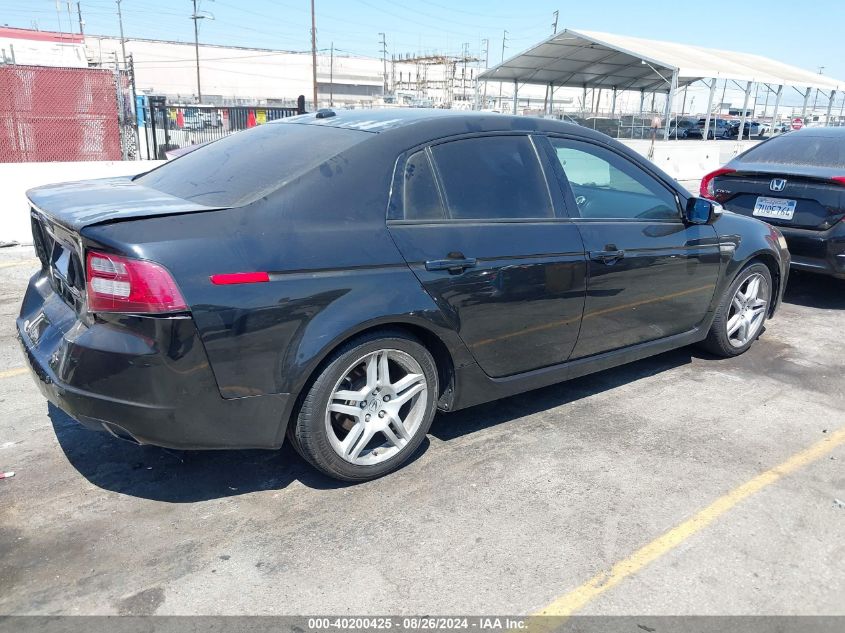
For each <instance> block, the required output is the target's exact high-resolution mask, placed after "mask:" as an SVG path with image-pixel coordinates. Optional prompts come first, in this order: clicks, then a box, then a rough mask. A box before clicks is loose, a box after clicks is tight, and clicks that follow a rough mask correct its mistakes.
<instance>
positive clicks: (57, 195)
mask: <svg viewBox="0 0 845 633" xmlns="http://www.w3.org/2000/svg"><path fill="white" fill-rule="evenodd" d="M26 195H27V197H28V198H29V200H30V201H31V202H32V205H33V206H34V207H35V208H36V209H37V210H38V211H39V212H41V214H43V215H44V216H46V217H49V218H50V219H51V220H53V221H54V222H56V223H58V224H60V225H62V226H64V227H65V228H68V229H71V230H73V231H80V230H81V229H83V228H85V227H86V226H91V225H93V224H102V223H105V222H118V221H120V220H132V219H140V218H146V217H153V216H159V215H174V214H179V213H196V212H200V211H211V210H214V209H218V208H220V207H209V206H206V205H203V204H199V203H197V202H191V201H189V200H184V199H182V198H177V197H176V196H172V195H170V194H167V193H164V192H161V191H157V190H156V189H151V188H149V187H144V186H142V185H139V184H138V183H136V182H134V181H133V180H132V177H131V176H124V177H120V178H101V179H97V180H83V181H80V182H66V183H59V184H55V185H45V186H43V187H36V188H35V189H30V190H29V191H27V192H26Z"/></svg>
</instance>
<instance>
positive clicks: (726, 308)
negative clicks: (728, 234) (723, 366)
mask: <svg viewBox="0 0 845 633" xmlns="http://www.w3.org/2000/svg"><path fill="white" fill-rule="evenodd" d="M771 298H772V274H771V272H770V271H769V267H768V266H766V265H765V264H761V263H755V264H751V265H750V266H746V267H745V268H743V269H742V271H740V273H739V274H738V275H737V276H736V279H734V281H733V283H732V284H731V285H730V287H729V288H728V290H727V291H726V292H725V294H724V295H723V297H722V300H721V301H720V302H719V307H718V308H717V309H716V318H715V319H714V320H713V325H712V326H711V327H710V332H709V333H708V335H707V338H706V339H705V340H704V341H703V342H702V347H703V348H704V349H706V350H707V351H709V352H711V353H713V354H715V355H717V356H722V357H724V358H728V357H731V356H739V355H740V354H742V353H744V352H745V351H746V350H748V348H749V347H751V345H752V343H754V341H755V340H757V338H758V337H759V336H760V334H762V333H763V325H764V324H765V322H766V317H767V316H768V313H769V306H770V303H771Z"/></svg>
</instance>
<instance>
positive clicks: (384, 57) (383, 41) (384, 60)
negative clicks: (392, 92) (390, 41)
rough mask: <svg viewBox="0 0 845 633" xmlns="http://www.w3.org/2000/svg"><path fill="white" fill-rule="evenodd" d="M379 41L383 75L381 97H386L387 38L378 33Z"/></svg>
mask: <svg viewBox="0 0 845 633" xmlns="http://www.w3.org/2000/svg"><path fill="white" fill-rule="evenodd" d="M379 35H380V36H381V40H380V41H379V43H380V44H381V65H382V72H383V73H384V89H383V90H382V93H381V94H382V97H385V96H387V38H386V36H385V34H384V33H379Z"/></svg>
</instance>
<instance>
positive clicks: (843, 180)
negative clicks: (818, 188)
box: [831, 176, 845, 185]
mask: <svg viewBox="0 0 845 633" xmlns="http://www.w3.org/2000/svg"><path fill="white" fill-rule="evenodd" d="M831 180H832V181H833V182H835V183H836V184H838V185H845V176H834V177H833V178H831Z"/></svg>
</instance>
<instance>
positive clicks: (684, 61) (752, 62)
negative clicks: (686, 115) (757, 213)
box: [479, 29, 845, 91]
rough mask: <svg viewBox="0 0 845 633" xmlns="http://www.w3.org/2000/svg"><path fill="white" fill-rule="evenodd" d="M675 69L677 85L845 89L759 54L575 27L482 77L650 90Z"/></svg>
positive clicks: (664, 83) (842, 83) (665, 86)
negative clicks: (710, 82) (713, 82)
mask: <svg viewBox="0 0 845 633" xmlns="http://www.w3.org/2000/svg"><path fill="white" fill-rule="evenodd" d="M673 72H677V73H678V82H677V85H679V86H684V85H688V84H691V83H694V82H696V81H699V80H700V79H714V78H715V79H732V80H734V81H751V82H758V83H768V84H772V85H775V86H797V87H801V88H814V89H818V90H823V91H830V90H836V91H840V90H843V89H845V81H840V80H836V79H833V78H831V77H827V76H825V75H819V74H817V73H814V72H812V71H809V70H805V69H803V68H798V67H797V66H791V65H789V64H784V63H783V62H779V61H776V60H773V59H769V58H767V57H762V56H761V55H751V54H749V53H737V52H733V51H723V50H718V49H714V48H704V47H702V46H689V45H686V44H677V43H674V42H662V41H659V40H648V39H642V38H638V37H628V36H625V35H615V34H612V33H599V32H596V31H573V30H571V29H565V30H563V31H561V32H559V33H557V34H555V35H553V36H552V37H550V38H548V39H547V40H544V41H542V42H540V43H539V44H536V45H535V46H532V47H531V48H529V49H528V50H526V51H525V52H523V53H520V54H518V55H516V56H515V57H511V58H510V59H507V60H505V61H504V62H503V63H501V64H498V65H497V66H494V67H493V68H490V69H489V70H486V71H484V72H483V73H482V74H481V75H479V79H480V80H482V81H485V80H486V81H514V80H516V81H518V82H519V83H523V84H526V83H530V84H542V85H546V84H549V83H552V84H554V85H555V86H577V87H582V86H586V87H588V88H617V89H618V90H646V91H651V90H668V89H669V85H668V83H669V76H671V75H672V73H673ZM658 73H659V74H658ZM660 75H662V76H660Z"/></svg>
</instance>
